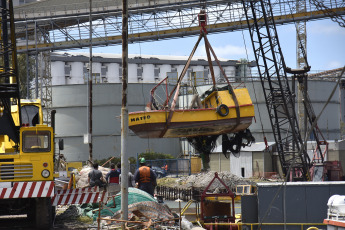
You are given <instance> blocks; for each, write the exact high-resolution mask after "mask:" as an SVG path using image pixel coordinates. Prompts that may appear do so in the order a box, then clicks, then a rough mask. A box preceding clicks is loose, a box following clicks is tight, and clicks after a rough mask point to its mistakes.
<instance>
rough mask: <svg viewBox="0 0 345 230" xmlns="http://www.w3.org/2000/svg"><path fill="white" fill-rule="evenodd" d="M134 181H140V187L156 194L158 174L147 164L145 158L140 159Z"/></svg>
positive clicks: (151, 193)
mask: <svg viewBox="0 0 345 230" xmlns="http://www.w3.org/2000/svg"><path fill="white" fill-rule="evenodd" d="M134 181H135V182H136V183H138V188H139V189H141V190H143V191H145V192H147V193H148V194H150V195H151V196H153V195H154V190H155V186H156V185H157V181H156V174H155V173H154V172H153V171H152V169H150V168H149V167H147V166H146V160H145V158H141V159H140V167H139V168H138V169H137V170H136V171H135V173H134Z"/></svg>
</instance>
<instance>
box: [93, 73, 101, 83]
mask: <svg viewBox="0 0 345 230" xmlns="http://www.w3.org/2000/svg"><path fill="white" fill-rule="evenodd" d="M92 83H94V84H98V83H101V74H100V73H92Z"/></svg>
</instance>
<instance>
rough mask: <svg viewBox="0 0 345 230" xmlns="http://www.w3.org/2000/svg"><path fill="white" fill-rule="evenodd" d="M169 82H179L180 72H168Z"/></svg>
mask: <svg viewBox="0 0 345 230" xmlns="http://www.w3.org/2000/svg"><path fill="white" fill-rule="evenodd" d="M167 77H168V82H169V84H177V79H178V73H177V72H167Z"/></svg>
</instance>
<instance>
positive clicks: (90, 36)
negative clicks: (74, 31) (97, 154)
mask: <svg viewBox="0 0 345 230" xmlns="http://www.w3.org/2000/svg"><path fill="white" fill-rule="evenodd" d="M89 23H90V33H89V49H90V56H89V87H88V91H89V130H88V142H89V162H93V160H92V0H90V14H89Z"/></svg>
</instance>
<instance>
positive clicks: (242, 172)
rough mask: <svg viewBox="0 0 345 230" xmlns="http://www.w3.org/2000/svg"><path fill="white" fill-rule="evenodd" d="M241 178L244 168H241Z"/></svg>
mask: <svg viewBox="0 0 345 230" xmlns="http://www.w3.org/2000/svg"><path fill="white" fill-rule="evenodd" d="M241 176H242V177H244V176H245V175H244V168H241Z"/></svg>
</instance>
